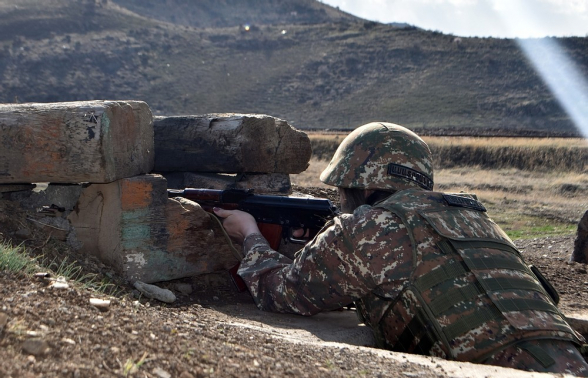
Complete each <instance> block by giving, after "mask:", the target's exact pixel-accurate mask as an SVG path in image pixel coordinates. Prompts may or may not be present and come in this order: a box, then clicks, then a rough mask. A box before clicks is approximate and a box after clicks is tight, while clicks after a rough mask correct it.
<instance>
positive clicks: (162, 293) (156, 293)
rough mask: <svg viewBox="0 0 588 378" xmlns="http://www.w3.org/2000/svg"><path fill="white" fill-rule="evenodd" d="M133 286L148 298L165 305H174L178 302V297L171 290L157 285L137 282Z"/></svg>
mask: <svg viewBox="0 0 588 378" xmlns="http://www.w3.org/2000/svg"><path fill="white" fill-rule="evenodd" d="M133 286H134V287H135V289H137V290H139V291H140V292H141V293H142V294H143V295H144V296H146V297H147V298H151V299H157V300H158V301H161V302H165V303H173V302H175V300H176V296H175V295H174V293H172V292H171V291H170V290H167V289H162V288H160V287H158V286H155V285H150V284H146V283H144V282H141V281H136V282H135V283H134V284H133Z"/></svg>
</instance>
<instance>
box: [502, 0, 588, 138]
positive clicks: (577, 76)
mask: <svg viewBox="0 0 588 378" xmlns="http://www.w3.org/2000/svg"><path fill="white" fill-rule="evenodd" d="M508 8H509V9H508V10H504V11H501V12H500V15H501V16H502V18H503V20H504V23H505V24H506V25H507V26H508V27H509V28H511V29H513V30H514V29H517V28H520V27H521V25H524V26H526V27H529V28H531V29H536V27H537V26H538V25H539V22H538V19H537V18H536V17H535V15H534V13H533V7H531V6H529V3H528V2H526V1H522V0H511V1H509V2H508ZM517 42H518V44H519V46H520V48H521V50H522V51H523V52H524V53H525V55H526V56H527V59H529V61H530V62H531V64H532V65H533V67H534V68H535V71H537V73H538V74H539V75H540V76H541V78H542V79H543V81H544V82H545V84H546V85H547V86H548V88H549V89H550V91H551V93H552V94H553V95H554V96H555V98H556V99H557V101H558V102H559V104H560V105H561V106H562V108H563V109H564V110H565V112H566V113H567V114H568V116H569V117H570V118H571V119H572V121H573V123H574V124H575V126H576V128H577V129H578V130H579V131H580V132H581V133H582V135H583V136H584V137H587V138H588V106H587V104H588V81H587V79H586V77H585V75H584V74H583V73H582V72H581V71H580V70H579V68H578V66H577V65H576V63H575V62H574V61H573V59H572V58H571V57H570V56H569V55H568V54H566V52H565V50H564V49H563V48H562V47H561V46H560V45H559V43H558V41H557V40H556V39H555V38H540V39H517Z"/></svg>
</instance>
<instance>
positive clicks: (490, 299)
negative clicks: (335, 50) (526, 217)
mask: <svg viewBox="0 0 588 378" xmlns="http://www.w3.org/2000/svg"><path fill="white" fill-rule="evenodd" d="M320 179H321V181H322V182H324V183H326V184H328V185H333V186H336V187H337V188H338V189H339V194H340V198H341V210H342V214H340V215H338V216H337V217H335V218H334V219H333V220H331V221H330V222H329V223H327V224H326V225H325V227H324V228H323V229H322V230H321V232H320V233H319V234H318V235H316V236H315V237H314V238H313V239H312V240H311V241H310V242H309V243H308V244H306V245H305V246H304V248H302V249H301V250H300V251H299V252H298V253H297V254H296V256H295V259H294V260H291V259H289V258H287V257H285V256H283V255H281V254H279V253H278V252H276V251H275V250H272V249H271V248H270V246H269V244H268V242H267V241H266V240H265V239H264V238H263V236H262V235H261V234H260V232H259V229H258V228H257V225H256V222H255V219H254V218H253V217H252V216H250V215H249V214H248V213H246V212H242V211H239V210H224V209H214V211H215V213H216V214H217V215H218V216H219V217H221V218H224V220H223V225H224V227H225V229H226V230H227V233H228V234H229V235H230V236H231V237H232V238H233V239H234V240H236V241H237V242H239V244H241V245H242V246H243V252H244V256H245V257H244V259H243V261H242V262H241V266H240V268H239V271H238V274H239V275H240V276H241V277H242V278H243V280H244V281H245V282H246V284H247V286H248V288H249V291H250V292H251V294H252V295H253V298H254V300H255V302H256V304H257V306H258V307H259V308H260V309H262V310H266V311H275V312H288V313H296V314H301V315H313V314H316V313H318V312H320V311H328V310H333V309H337V308H340V307H342V306H345V305H347V304H349V303H351V302H355V305H356V308H357V311H358V314H359V315H360V317H361V319H362V320H363V321H364V322H365V324H366V325H368V326H369V327H370V328H371V329H372V331H373V333H374V335H375V337H376V340H377V342H378V345H379V346H380V347H382V348H387V349H390V350H394V351H402V352H409V353H418V354H424V355H430V356H437V357H443V358H446V359H451V360H457V361H469V362H476V363H482V364H489V365H498V366H504V367H511V368H516V369H522V370H528V371H536V372H553V373H568V374H574V375H578V376H588V364H587V363H586V362H585V360H584V358H583V357H582V355H581V354H580V352H579V350H578V349H577V347H579V346H581V345H582V343H583V342H584V340H583V338H582V336H581V335H579V334H578V333H577V332H575V331H574V330H573V329H572V328H571V327H570V325H569V324H568V323H567V321H566V319H565V317H564V316H563V315H562V313H561V312H560V311H559V309H558V308H557V306H556V298H555V297H554V296H553V293H552V291H551V290H546V287H545V286H546V284H545V282H544V280H543V277H537V275H536V272H534V271H532V270H531V269H530V268H529V266H527V264H526V263H525V262H524V260H523V259H522V257H521V255H520V253H519V251H518V250H517V248H516V247H515V245H514V244H513V242H512V241H511V240H510V238H509V237H508V236H507V235H506V234H505V233H504V231H503V230H502V229H501V228H500V227H499V226H498V225H497V224H496V223H494V222H493V221H492V220H491V219H490V218H489V217H488V215H487V214H486V209H485V208H484V206H483V205H482V204H481V203H480V202H479V201H477V199H476V198H475V197H471V196H465V195H452V194H446V193H441V192H436V191H433V167H432V158H431V152H430V150H429V147H428V146H427V144H426V143H425V142H424V141H423V140H422V139H421V138H420V137H418V136H417V135H416V134H414V133H413V132H411V131H409V130H408V129H406V128H404V127H402V126H398V125H395V124H391V123H370V124H367V125H364V126H362V127H359V128H357V129H356V130H354V131H353V132H352V133H351V134H349V135H348V136H347V137H346V138H345V139H344V140H343V142H342V143H341V145H340V146H339V148H338V149H337V151H336V153H335V155H334V156H333V159H332V161H331V162H330V164H329V165H328V167H327V168H326V169H325V170H324V171H323V173H322V174H321V176H320ZM542 282H544V284H542ZM550 293H552V295H551V296H550Z"/></svg>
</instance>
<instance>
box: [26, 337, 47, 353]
mask: <svg viewBox="0 0 588 378" xmlns="http://www.w3.org/2000/svg"><path fill="white" fill-rule="evenodd" d="M22 350H23V352H25V353H27V354H30V355H33V356H35V357H39V356H44V355H45V354H47V352H48V351H49V344H47V342H46V341H45V340H42V339H28V340H26V341H25V342H24V343H23V344H22Z"/></svg>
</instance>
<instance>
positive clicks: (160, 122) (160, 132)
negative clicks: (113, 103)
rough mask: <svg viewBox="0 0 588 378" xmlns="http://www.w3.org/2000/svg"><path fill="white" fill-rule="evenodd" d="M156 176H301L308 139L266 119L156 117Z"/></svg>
mask: <svg viewBox="0 0 588 378" xmlns="http://www.w3.org/2000/svg"><path fill="white" fill-rule="evenodd" d="M153 127H154V130H155V167H154V171H155V172H159V173H161V172H186V171H188V172H211V173H242V172H251V173H300V172H302V171H304V170H306V168H307V167H308V162H309V161H310V156H311V152H312V148H311V145H310V139H309V138H308V135H306V133H304V132H302V131H299V130H296V129H294V128H293V127H291V126H290V125H288V123H287V122H286V121H284V120H281V119H277V118H274V117H271V116H268V115H261V114H207V115H198V116H177V117H155V119H154V123H153Z"/></svg>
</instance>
